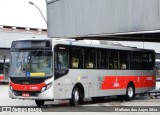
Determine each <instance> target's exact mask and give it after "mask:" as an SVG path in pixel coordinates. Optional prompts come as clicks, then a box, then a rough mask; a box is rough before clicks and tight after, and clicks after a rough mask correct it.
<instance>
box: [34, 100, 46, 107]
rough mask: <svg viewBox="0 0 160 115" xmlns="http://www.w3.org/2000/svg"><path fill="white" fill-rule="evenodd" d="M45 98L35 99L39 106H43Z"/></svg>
mask: <svg viewBox="0 0 160 115" xmlns="http://www.w3.org/2000/svg"><path fill="white" fill-rule="evenodd" d="M44 102H45V101H44V100H35V103H36V104H37V106H38V107H40V106H43V105H44Z"/></svg>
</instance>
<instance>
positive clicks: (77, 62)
mask: <svg viewBox="0 0 160 115" xmlns="http://www.w3.org/2000/svg"><path fill="white" fill-rule="evenodd" d="M82 65H83V56H82V49H81V47H75V46H73V47H72V46H71V47H70V67H71V68H73V69H78V68H79V69H80V68H82Z"/></svg>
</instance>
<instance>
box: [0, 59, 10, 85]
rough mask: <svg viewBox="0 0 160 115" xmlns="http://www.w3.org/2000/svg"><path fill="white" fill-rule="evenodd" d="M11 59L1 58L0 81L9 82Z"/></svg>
mask: <svg viewBox="0 0 160 115" xmlns="http://www.w3.org/2000/svg"><path fill="white" fill-rule="evenodd" d="M8 66H9V60H6V61H5V62H4V60H0V82H8V68H9V67H8Z"/></svg>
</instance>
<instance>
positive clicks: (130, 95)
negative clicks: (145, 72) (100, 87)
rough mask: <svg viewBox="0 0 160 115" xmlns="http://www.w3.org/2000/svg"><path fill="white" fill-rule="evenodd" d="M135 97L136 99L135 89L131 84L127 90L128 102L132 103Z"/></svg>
mask: <svg viewBox="0 0 160 115" xmlns="http://www.w3.org/2000/svg"><path fill="white" fill-rule="evenodd" d="M134 97H135V88H134V86H133V84H131V83H130V84H129V85H128V86H127V90H126V100H127V101H130V100H132V99H134Z"/></svg>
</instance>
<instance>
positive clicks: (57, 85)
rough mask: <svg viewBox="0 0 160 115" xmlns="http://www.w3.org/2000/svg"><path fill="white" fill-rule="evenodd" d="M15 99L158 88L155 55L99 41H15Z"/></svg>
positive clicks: (77, 98) (130, 93)
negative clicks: (156, 85) (156, 86)
mask: <svg viewBox="0 0 160 115" xmlns="http://www.w3.org/2000/svg"><path fill="white" fill-rule="evenodd" d="M10 61H11V62H10V71H9V77H10V83H9V87H10V88H9V96H10V98H12V99H32V100H35V102H36V104H37V105H38V106H41V105H43V104H44V102H45V101H48V100H64V99H65V100H70V104H71V105H72V106H75V105H77V104H79V103H82V102H83V99H84V98H92V100H98V99H104V98H105V97H106V96H114V95H116V96H124V97H125V98H126V100H132V99H133V98H134V97H135V95H136V94H141V93H145V92H149V91H150V90H153V89H154V88H155V82H156V81H155V78H156V74H155V52H154V51H153V50H147V49H138V48H135V47H125V46H122V45H120V44H117V43H109V42H106V41H97V40H69V39H56V38H55V39H33V40H17V41H13V42H12V46H11V58H10Z"/></svg>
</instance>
